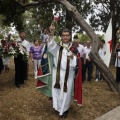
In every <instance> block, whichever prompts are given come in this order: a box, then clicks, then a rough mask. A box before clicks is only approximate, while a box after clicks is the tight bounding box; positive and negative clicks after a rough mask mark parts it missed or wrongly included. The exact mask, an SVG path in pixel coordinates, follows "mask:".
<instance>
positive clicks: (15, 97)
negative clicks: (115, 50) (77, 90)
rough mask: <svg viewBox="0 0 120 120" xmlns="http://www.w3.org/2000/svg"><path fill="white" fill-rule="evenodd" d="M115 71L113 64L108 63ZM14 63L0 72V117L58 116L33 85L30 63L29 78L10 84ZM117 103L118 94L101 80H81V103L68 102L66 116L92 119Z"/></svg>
mask: <svg viewBox="0 0 120 120" xmlns="http://www.w3.org/2000/svg"><path fill="white" fill-rule="evenodd" d="M110 69H111V71H112V72H113V73H114V74H115V68H114V67H110ZM14 74H15V73H14V63H13V59H11V61H10V71H9V73H4V71H3V72H2V74H0V120H58V113H57V112H56V111H55V110H54V109H53V108H52V102H49V101H48V99H47V97H46V96H44V95H43V94H41V93H40V92H39V91H37V90H36V89H35V85H36V81H35V80H34V78H33V65H32V64H30V66H29V79H28V80H27V81H25V84H24V85H22V86H21V88H16V87H15V85H14ZM119 105H120V95H119V94H116V93H113V92H111V91H110V89H109V87H108V85H107V84H106V82H105V81H103V82H102V81H99V82H95V79H93V80H92V82H91V83H89V82H88V81H85V83H84V84H83V105H82V107H79V106H77V104H76V103H75V102H73V101H72V102H71V108H70V111H69V114H68V120H95V118H97V117H99V116H101V115H102V114H104V113H106V112H108V111H110V110H111V109H113V108H115V107H117V106H119Z"/></svg>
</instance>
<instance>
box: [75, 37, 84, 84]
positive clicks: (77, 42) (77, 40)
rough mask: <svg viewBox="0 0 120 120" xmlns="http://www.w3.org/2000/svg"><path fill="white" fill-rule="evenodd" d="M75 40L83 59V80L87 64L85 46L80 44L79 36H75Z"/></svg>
mask: <svg viewBox="0 0 120 120" xmlns="http://www.w3.org/2000/svg"><path fill="white" fill-rule="evenodd" d="M74 42H75V44H77V45H78V47H77V49H78V52H79V53H80V57H81V61H82V82H84V81H85V64H86V52H85V47H84V46H83V45H81V44H79V39H78V36H77V35H76V36H74Z"/></svg>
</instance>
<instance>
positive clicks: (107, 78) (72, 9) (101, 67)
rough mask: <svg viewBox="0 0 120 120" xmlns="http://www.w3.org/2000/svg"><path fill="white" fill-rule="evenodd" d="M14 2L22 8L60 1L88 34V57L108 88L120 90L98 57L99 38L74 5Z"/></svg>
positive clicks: (65, 1)
mask: <svg viewBox="0 0 120 120" xmlns="http://www.w3.org/2000/svg"><path fill="white" fill-rule="evenodd" d="M14 2H15V3H17V4H18V6H19V7H21V8H22V9H26V8H27V7H31V6H40V5H41V4H45V3H60V4H62V5H63V6H64V7H65V8H66V10H67V11H69V13H70V14H71V16H73V17H74V19H75V20H76V22H77V23H78V24H79V25H80V27H81V28H82V29H83V30H84V31H85V32H86V33H87V34H88V36H89V37H90V38H91V40H92V51H91V52H90V58H91V59H92V60H93V62H94V63H95V64H96V65H97V67H98V68H99V70H100V72H101V73H102V75H103V77H104V79H105V81H106V82H107V83H108V85H109V87H110V89H111V90H112V91H114V92H120V88H119V86H118V84H117V83H116V82H115V80H114V77H113V75H112V73H111V72H110V70H109V69H108V68H107V66H106V65H105V64H104V63H103V61H102V60H101V59H100V57H99V55H98V54H97V52H98V42H97V41H99V38H98V36H97V35H96V34H95V32H94V31H93V29H92V28H91V26H90V25H88V24H87V22H86V21H85V20H84V18H83V17H82V15H81V14H80V13H79V12H78V10H77V9H76V7H75V6H73V5H72V4H70V3H69V2H68V1H67V0H36V1H35V2H34V1H33V2H32V1H31V2H27V3H23V2H20V1H17V0H16V1H15V0H14Z"/></svg>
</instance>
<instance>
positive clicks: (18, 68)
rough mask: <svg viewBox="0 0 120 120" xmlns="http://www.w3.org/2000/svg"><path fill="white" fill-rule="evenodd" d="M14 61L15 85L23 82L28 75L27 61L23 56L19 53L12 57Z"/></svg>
mask: <svg viewBox="0 0 120 120" xmlns="http://www.w3.org/2000/svg"><path fill="white" fill-rule="evenodd" d="M14 63H15V85H20V84H23V83H24V80H26V78H27V75H28V70H27V69H28V66H27V61H24V60H23V56H22V55H21V54H19V55H18V56H17V57H15V58H14Z"/></svg>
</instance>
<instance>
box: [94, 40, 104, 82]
mask: <svg viewBox="0 0 120 120" xmlns="http://www.w3.org/2000/svg"><path fill="white" fill-rule="evenodd" d="M104 44H105V40H101V42H100V48H99V51H98V55H99V56H100V58H101V59H102V60H103V58H104V56H105V54H106V47H105V46H104ZM98 80H101V81H103V77H102V74H101V73H100V71H99V70H98V68H97V67H96V80H95V81H96V82H98Z"/></svg>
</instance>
